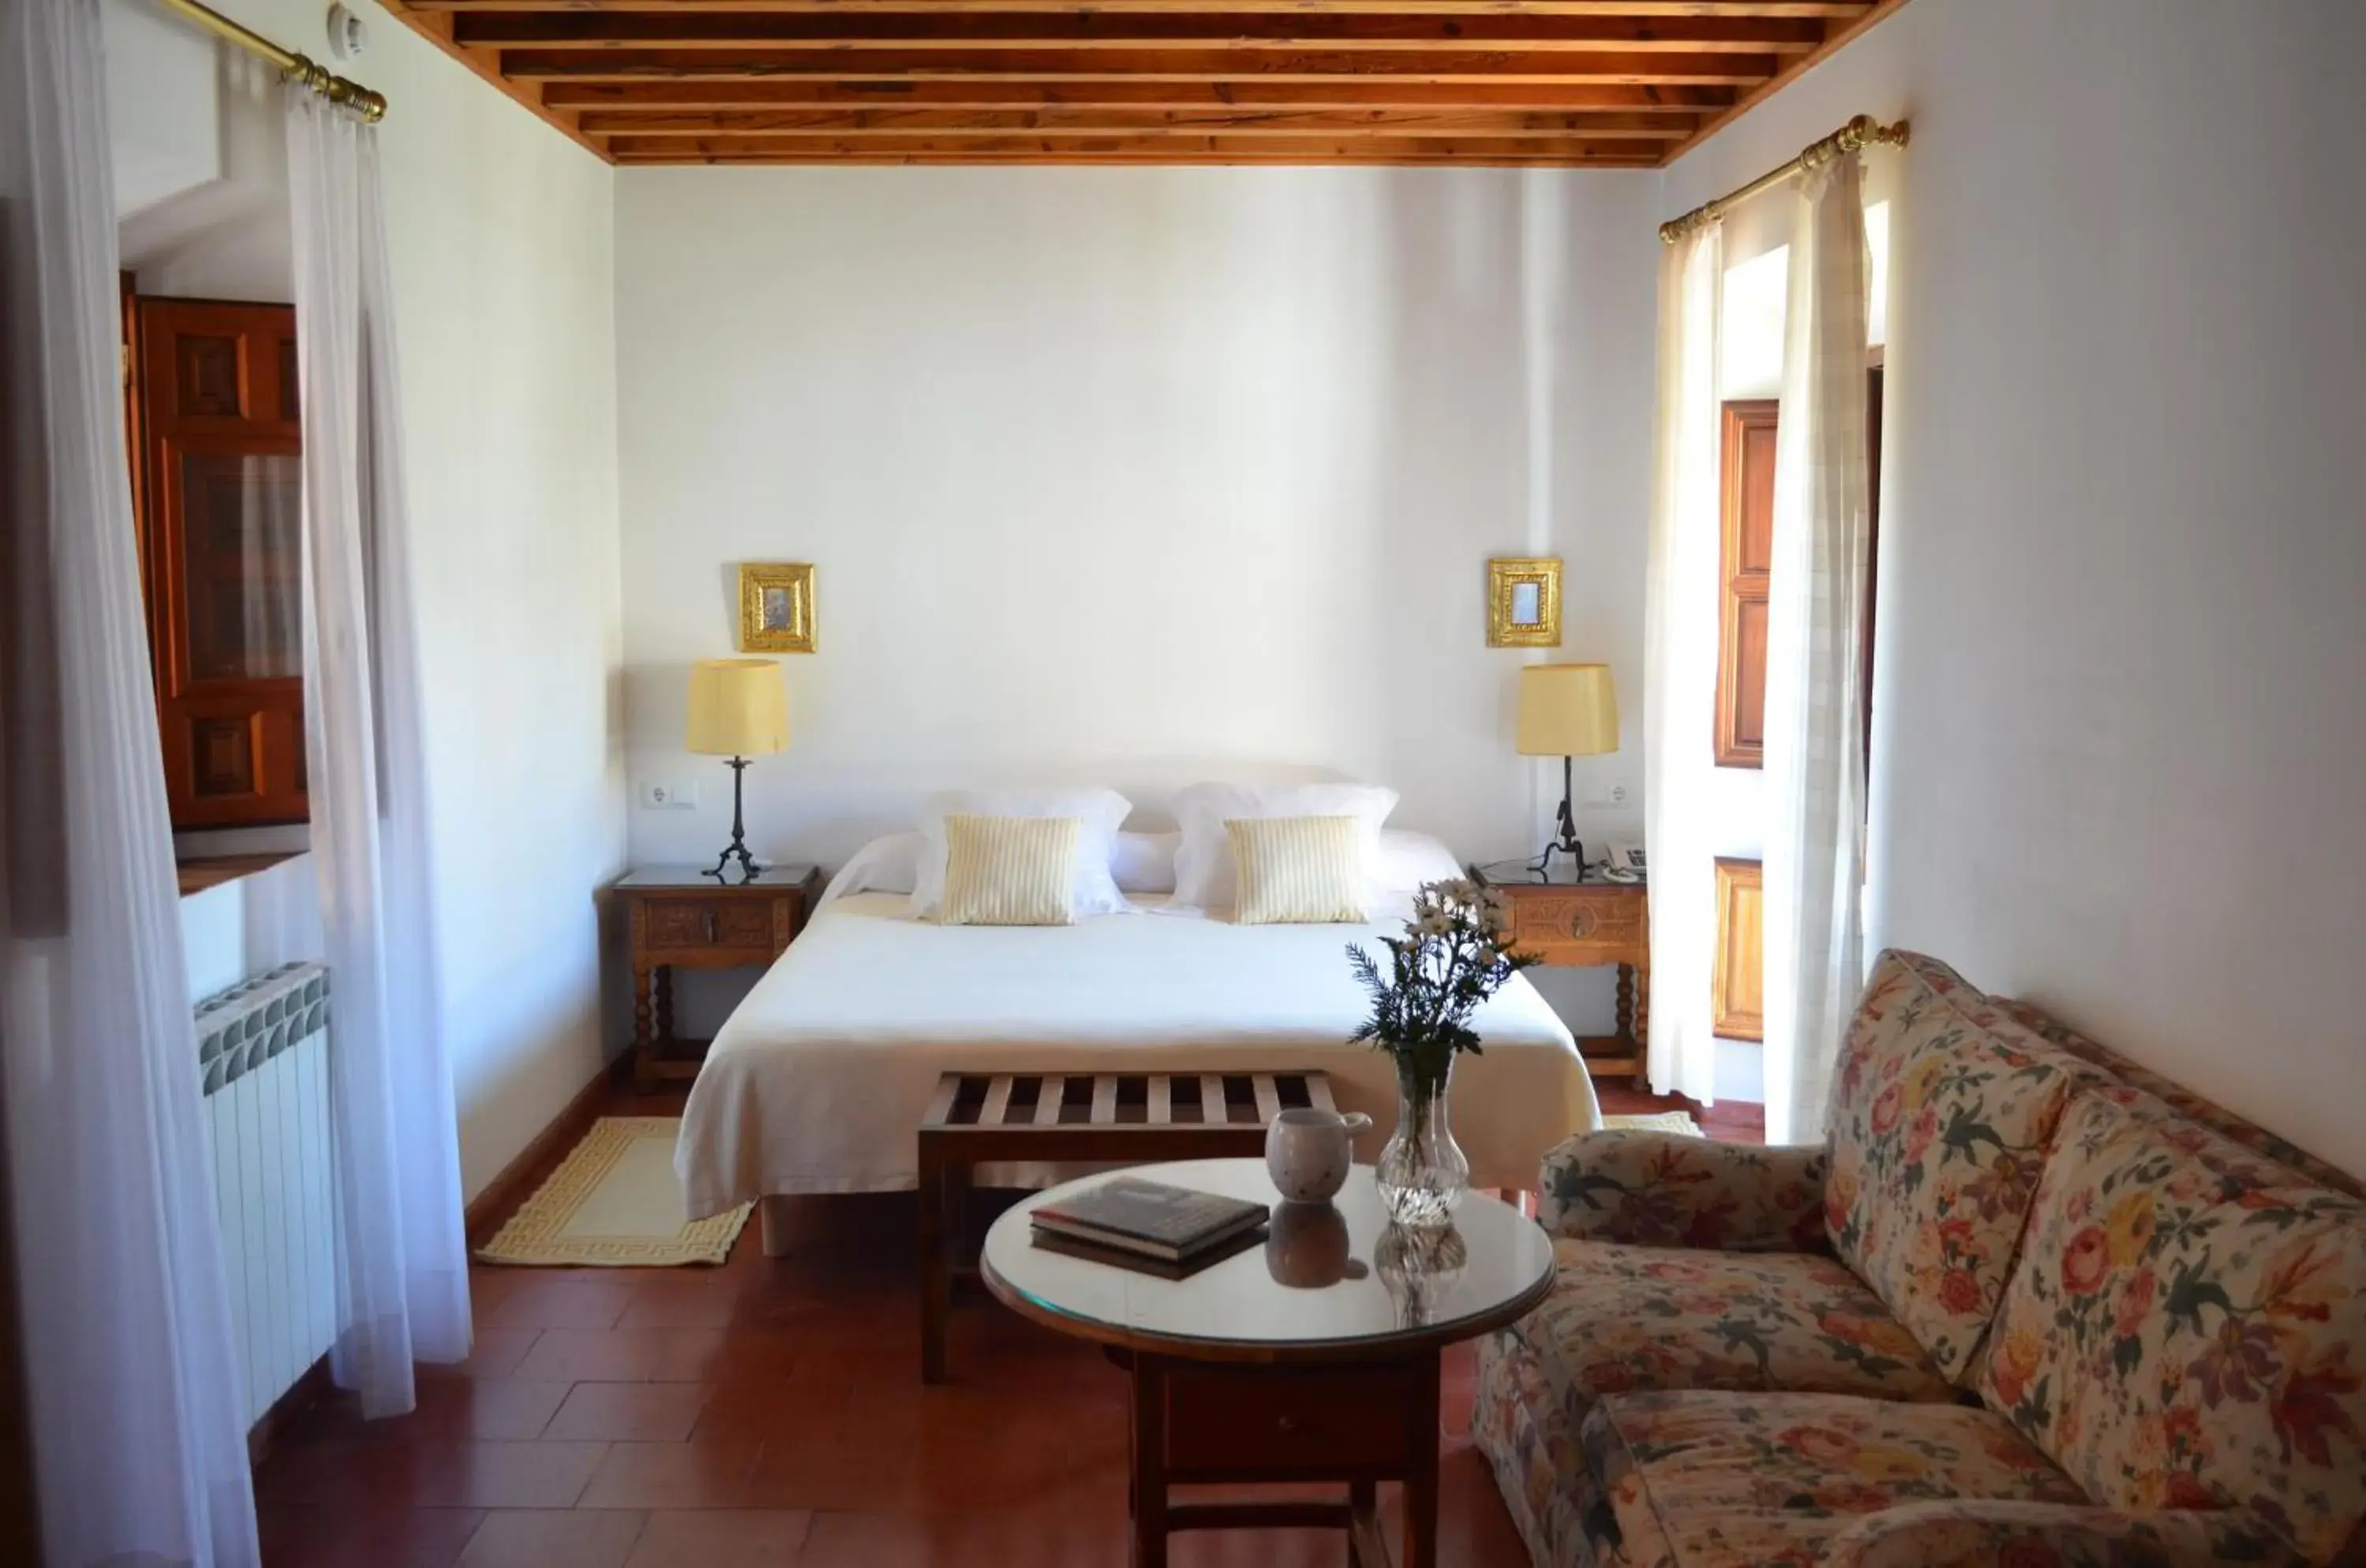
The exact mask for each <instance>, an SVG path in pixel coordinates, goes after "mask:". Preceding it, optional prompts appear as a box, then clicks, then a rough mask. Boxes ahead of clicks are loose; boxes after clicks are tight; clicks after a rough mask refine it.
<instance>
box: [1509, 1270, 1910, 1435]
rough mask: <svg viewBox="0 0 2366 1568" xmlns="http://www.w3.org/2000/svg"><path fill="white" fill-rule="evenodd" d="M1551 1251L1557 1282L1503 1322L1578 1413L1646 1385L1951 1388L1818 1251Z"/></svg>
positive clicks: (1881, 1392) (1873, 1392)
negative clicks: (1528, 1308) (1530, 1307)
mask: <svg viewBox="0 0 2366 1568" xmlns="http://www.w3.org/2000/svg"><path fill="white" fill-rule="evenodd" d="M1553 1258H1554V1261H1555V1262H1556V1263H1557V1264H1558V1265H1559V1272H1558V1273H1557V1274H1556V1275H1555V1276H1554V1279H1553V1285H1552V1293H1551V1294H1549V1295H1548V1296H1547V1297H1546V1298H1545V1299H1544V1301H1543V1303H1541V1304H1540V1305H1538V1308H1537V1309H1536V1311H1534V1312H1532V1313H1530V1314H1528V1315H1527V1316H1526V1317H1524V1318H1522V1319H1521V1320H1520V1321H1519V1322H1518V1323H1515V1324H1514V1325H1512V1326H1511V1327H1509V1328H1507V1329H1505V1330H1504V1333H1505V1334H1507V1335H1510V1336H1513V1337H1516V1338H1519V1339H1521V1340H1524V1341H1526V1342H1527V1344H1528V1345H1529V1346H1531V1347H1532V1348H1534V1350H1535V1352H1536V1355H1537V1359H1538V1361H1539V1362H1541V1363H1542V1364H1543V1366H1544V1368H1545V1370H1546V1371H1547V1373H1548V1375H1549V1376H1550V1377H1551V1379H1552V1380H1553V1382H1554V1385H1555V1387H1556V1389H1557V1390H1558V1391H1559V1393H1560V1397H1561V1398H1562V1400H1563V1402H1564V1403H1565V1404H1568V1406H1569V1409H1570V1414H1571V1416H1572V1418H1573V1419H1576V1418H1583V1416H1584V1415H1585V1412H1586V1410H1587V1408H1588V1407H1590V1406H1591V1405H1592V1404H1594V1401H1595V1400H1597V1399H1599V1398H1601V1397H1602V1396H1603V1395H1604V1394H1606V1393H1633V1392H1636V1391H1639V1390H1643V1389H1753V1390H1755V1389H1796V1390H1802V1391H1808V1392H1815V1393H1861V1394H1865V1395H1867V1396H1868V1397H1872V1398H1879V1399H1909V1400H1916V1399H1919V1400H1944V1399H1947V1398H1950V1397H1951V1396H1952V1392H1953V1391H1952V1390H1951V1388H1950V1386H1949V1384H1948V1382H1947V1380H1946V1379H1945V1378H1944V1377H1943V1376H1942V1375H1941V1374H1940V1372H1939V1370H1938V1369H1937V1368H1936V1367H1934V1366H1932V1363H1931V1359H1930V1358H1929V1357H1928V1356H1926V1355H1924V1354H1923V1352H1922V1348H1921V1346H1919V1345H1917V1344H1916V1343H1915V1342H1914V1337H1913V1336H1912V1335H1910V1334H1909V1333H1907V1332H1906V1330H1905V1329H1904V1328H1902V1327H1900V1326H1899V1325H1898V1322H1897V1321H1896V1320H1895V1319H1894V1318H1892V1317H1891V1316H1890V1315H1889V1314H1888V1312H1887V1310H1886V1309H1885V1308H1884V1307H1883V1306H1882V1304H1881V1302H1880V1301H1879V1299H1878V1298H1876V1296H1875V1295H1874V1293H1873V1292H1871V1291H1868V1290H1867V1289H1865V1286H1864V1284H1863V1283H1862V1282H1860V1281H1859V1280H1857V1278H1856V1277H1855V1276H1854V1275H1853V1274H1851V1273H1850V1272H1849V1271H1848V1270H1847V1269H1843V1268H1842V1267H1841V1266H1840V1264H1838V1263H1837V1262H1835V1261H1833V1260H1832V1259H1831V1258H1826V1257H1823V1256H1821V1255H1820V1254H1809V1253H1801V1252H1704V1251H1692V1250H1686V1249H1684V1248H1677V1247H1628V1246H1624V1245H1621V1244H1619V1243H1616V1242H1603V1241H1574V1240H1566V1239H1564V1240H1558V1241H1555V1242H1554V1243H1553Z"/></svg>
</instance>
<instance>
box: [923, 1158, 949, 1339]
mask: <svg viewBox="0 0 2366 1568" xmlns="http://www.w3.org/2000/svg"><path fill="white" fill-rule="evenodd" d="M919 1154H920V1191H919V1198H920V1381H921V1382H944V1381H945V1314H946V1311H947V1309H948V1307H949V1306H950V1305H951V1304H952V1269H951V1267H950V1263H949V1259H948V1258H947V1255H946V1250H945V1247H946V1243H945V1169H944V1165H943V1162H942V1161H941V1158H940V1157H939V1156H938V1153H937V1145H936V1140H935V1139H933V1138H931V1137H930V1136H929V1134H926V1133H922V1134H920V1146H919Z"/></svg>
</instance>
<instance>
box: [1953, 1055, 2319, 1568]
mask: <svg viewBox="0 0 2366 1568" xmlns="http://www.w3.org/2000/svg"><path fill="white" fill-rule="evenodd" d="M1980 1392H1981V1393H1982V1395H1983V1396H1984V1397H1986V1398H1987V1399H1988V1400H1989V1402H1990V1403H1991V1404H1994V1405H1995V1406H1996V1407H1997V1408H1998V1409H2000V1410H2002V1411H2004V1412H2006V1413H2007V1415H2008V1416H2010V1417H2011V1420H2012V1421H2013V1423H2014V1424H2015V1425H2016V1426H2018V1427H2020V1428H2021V1429H2022V1431H2023V1432H2025V1433H2026V1434H2028V1435H2029V1437H2030V1438H2032V1439H2034V1441H2035V1442H2036V1443H2037V1445H2038V1446H2039V1447H2041V1448H2043V1449H2044V1450H2045V1451H2046V1452H2047V1453H2049V1454H2051V1455H2053V1456H2054V1458H2055V1459H2056V1461H2059V1462H2060V1463H2061V1465H2062V1466H2063V1468H2064V1469H2065V1470H2067V1472H2069V1473H2070V1474H2071V1475H2073V1476H2074V1477H2076V1478H2077V1479H2078V1480H2079V1483H2081V1484H2083V1485H2084V1486H2085V1487H2086V1488H2087V1489H2088V1490H2089V1492H2090V1493H2091V1494H2092V1495H2093V1497H2094V1500H2095V1501H2097V1502H2099V1503H2102V1504H2105V1505H2107V1506H2113V1507H2124V1508H2145V1507H2203V1508H2214V1507H2228V1506H2238V1507H2245V1508H2248V1509H2249V1510H2250V1511H2251V1512H2253V1513H2254V1514H2256V1515H2258V1516H2259V1517H2260V1518H2262V1519H2264V1520H2266V1521H2267V1522H2268V1523H2269V1524H2270V1526H2272V1527H2274V1528H2275V1529H2278V1530H2280V1531H2282V1533H2283V1535H2284V1538H2285V1539H2286V1540H2289V1541H2290V1542H2292V1544H2293V1545H2294V1546H2295V1547H2297V1548H2299V1550H2300V1551H2302V1552H2303V1553H2304V1554H2305V1555H2306V1556H2307V1557H2308V1558H2309V1559H2310V1560H2311V1561H2314V1562H2331V1561H2333V1560H2334V1559H2335V1556H2336V1554H2337V1553H2338V1552H2339V1551H2342V1549H2343V1547H2344V1546H2345V1544H2347V1545H2349V1547H2350V1549H2351V1550H2352V1551H2361V1552H2366V1528H2361V1521H2366V1204H2360V1202H2359V1201H2357V1200H2355V1199H2352V1198H2349V1197H2347V1196H2346V1195H2343V1194H2340V1193H2335V1192H2330V1191H2327V1190H2325V1189H2323V1188H2321V1187H2316V1186H2314V1185H2311V1184H2307V1183H2304V1182H2302V1181H2301V1180H2300V1179H2298V1178H2297V1177H2295V1176H2294V1175H2293V1173H2292V1172H2291V1171H2289V1170H2287V1169H2286V1168H2284V1167H2282V1166H2281V1165H2279V1164H2277V1163H2276V1162H2274V1161H2271V1160H2267V1159H2263V1158H2262V1157H2260V1156H2258V1155H2255V1154H2252V1153H2251V1152H2250V1151H2248V1150H2247V1149H2244V1148H2242V1147H2241V1146H2239V1145H2236V1144H2233V1143H2230V1142H2229V1141H2227V1140H2226V1139H2225V1138H2222V1137H2220V1136H2218V1135H2217V1134H2214V1133H2212V1132H2210V1131H2208V1130H2207V1129H2205V1128H2203V1127H2201V1126H2199V1125H2197V1124H2196V1123H2194V1122H2190V1121H2187V1120H2186V1119H2184V1118H2183V1117H2180V1116H2179V1115H2178V1114H2177V1113H2176V1112H2175V1111H2171V1110H2170V1109H2169V1107H2167V1106H2165V1105H2163V1104H2161V1103H2160V1102H2159V1101H2158V1100H2154V1099H2152V1098H2151V1097H2150V1096H2148V1095H2146V1094H2145V1093H2143V1092H2142V1091H2141V1090H2139V1089H2132V1088H2128V1087H2125V1086H2114V1087H2113V1088H2110V1089H2101V1090H2095V1091H2090V1092H2089V1093H2086V1094H2082V1095H2080V1096H2079V1099H2078V1100H2076V1101H2075V1102H2074V1103H2073V1104H2072V1106H2071V1108H2070V1111H2069V1112H2068V1113H2067V1115H2066V1116H2065V1117H2064V1119H2063V1122H2062V1127H2061V1130H2060V1133H2059V1134H2058V1135H2057V1137H2056V1141H2055V1145H2054V1151H2053V1155H2052V1156H2051V1157H2050V1158H2049V1159H2048V1161H2047V1163H2046V1167H2045V1178H2044V1179H2043V1180H2042V1181H2041V1182H2040V1183H2039V1186H2038V1193H2037V1203H2036V1207H2035V1210H2034V1213H2033V1214H2032V1216H2031V1220H2030V1231H2029V1238H2028V1241H2027V1243H2026V1244H2025V1246H2024V1247H2023V1248H2022V1261H2021V1265H2020V1267H2019V1268H2017V1269H2015V1270H2014V1272H2013V1276H2012V1280H2011V1284H2010V1285H2009V1286H2008V1287H2007V1289H2006V1292H2005V1296H2004V1301H2003V1303H2002V1305H2001V1306H2000V1309H1999V1313H1998V1318H1997V1330H1996V1337H1995V1343H1994V1349H1993V1351H1992V1353H1991V1355H1990V1356H1989V1360H1988V1364H1987V1366H1986V1367H1985V1369H1984V1371H1983V1373H1982V1376H1981V1379H1980Z"/></svg>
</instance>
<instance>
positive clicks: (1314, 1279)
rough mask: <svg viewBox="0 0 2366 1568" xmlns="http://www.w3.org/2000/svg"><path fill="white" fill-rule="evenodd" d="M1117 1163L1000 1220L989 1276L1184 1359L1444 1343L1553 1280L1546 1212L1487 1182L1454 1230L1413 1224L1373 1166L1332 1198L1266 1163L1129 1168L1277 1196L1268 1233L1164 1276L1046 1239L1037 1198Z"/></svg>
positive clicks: (1531, 1297)
mask: <svg viewBox="0 0 2366 1568" xmlns="http://www.w3.org/2000/svg"><path fill="white" fill-rule="evenodd" d="M1110 1174H1113V1173H1103V1174H1101V1175H1098V1176H1090V1177H1086V1178H1084V1179H1081V1180H1078V1181H1074V1182H1070V1183H1068V1184H1066V1185H1065V1186H1062V1187H1056V1188H1053V1189H1052V1190H1050V1191H1048V1192H1039V1193H1035V1194H1033V1195H1031V1196H1030V1197H1029V1198H1027V1199H1026V1200H1024V1201H1021V1202H1020V1203H1019V1204H1018V1205H1017V1206H1015V1207H1013V1208H1011V1209H1009V1210H1008V1211H1006V1212H1005V1213H1003V1214H1002V1215H1001V1217H1000V1218H998V1219H997V1220H996V1221H995V1222H994V1226H993V1228H992V1229H991V1230H989V1231H988V1232H987V1233H986V1272H987V1275H988V1279H989V1282H994V1281H997V1280H998V1281H999V1283H1000V1285H1001V1287H1002V1288H1003V1289H1004V1290H1005V1291H1007V1292H1015V1293H1016V1294H1018V1295H1019V1296H1021V1297H1023V1298H1025V1301H1026V1302H1027V1303H1030V1304H1031V1305H1033V1306H1034V1307H1036V1308H1038V1309H1040V1310H1041V1311H1042V1313H1044V1314H1050V1315H1052V1316H1054V1317H1057V1318H1059V1319H1062V1320H1065V1323H1066V1324H1068V1325H1074V1327H1075V1329H1076V1332H1079V1333H1082V1334H1084V1335H1085V1336H1086V1337H1091V1338H1102V1339H1119V1338H1122V1339H1125V1340H1129V1341H1132V1340H1155V1341H1161V1342H1163V1344H1162V1347H1161V1348H1166V1347H1172V1348H1174V1350H1175V1351H1176V1352H1177V1353H1179V1354H1185V1355H1188V1354H1189V1353H1190V1349H1191V1348H1192V1347H1194V1346H1198V1347H1205V1348H1210V1349H1219V1348H1232V1349H1234V1350H1235V1351H1254V1349H1255V1348H1258V1347H1270V1348H1285V1347H1297V1348H1301V1349H1314V1348H1334V1349H1336V1350H1338V1351H1340V1352H1343V1353H1352V1352H1353V1351H1355V1350H1357V1349H1358V1348H1367V1349H1380V1348H1387V1347H1389V1346H1390V1345H1391V1343H1394V1344H1396V1345H1399V1346H1407V1345H1414V1344H1445V1343H1448V1342H1451V1341H1453V1340H1456V1339H1463V1338H1468V1337H1471V1336H1472V1335H1475V1334H1480V1333H1483V1332H1485V1331H1486V1330H1487V1329H1488V1328H1490V1327H1493V1326H1494V1325H1497V1324H1500V1323H1504V1322H1507V1321H1509V1320H1510V1319H1511V1318H1513V1317H1516V1316H1518V1315H1519V1314H1521V1313H1523V1312H1525V1311H1526V1310H1527V1307H1528V1306H1529V1305H1531V1304H1533V1303H1534V1302H1536V1301H1537V1300H1538V1299H1541V1297H1542V1296H1543V1294H1544V1292H1545V1289H1546V1287H1547V1286H1549V1284H1550V1283H1551V1280H1552V1274H1553V1253H1552V1240H1551V1238H1550V1237H1549V1236H1548V1235H1546V1234H1545V1232H1544V1230H1543V1229H1542V1228H1541V1227H1540V1226H1538V1224H1537V1223H1536V1222H1535V1221H1534V1220H1530V1219H1527V1218H1526V1217H1525V1216H1523V1215H1522V1214H1521V1213H1519V1212H1518V1211H1517V1210H1515V1209H1514V1208H1511V1207H1510V1206H1509V1205H1507V1204H1504V1203H1502V1202H1499V1201H1496V1200H1495V1199H1493V1198H1491V1197H1488V1196H1487V1195H1486V1194H1484V1193H1482V1192H1472V1193H1470V1194H1469V1195H1468V1196H1467V1197H1465V1198H1464V1199H1463V1201H1462V1206H1461V1207H1460V1208H1459V1209H1458V1210H1457V1211H1456V1212H1455V1216H1454V1223H1453V1224H1452V1225H1450V1226H1448V1227H1447V1228H1446V1229H1445V1230H1443V1231H1438V1232H1422V1231H1403V1230H1399V1229H1396V1228H1394V1227H1392V1226H1391V1225H1390V1224H1389V1223H1388V1218H1387V1215H1386V1213H1385V1212H1384V1211H1383V1210H1382V1209H1381V1207H1380V1190H1379V1189H1378V1188H1377V1187H1376V1186H1375V1185H1374V1184H1373V1179H1372V1168H1371V1167H1370V1166H1369V1165H1359V1166H1357V1167H1355V1168H1353V1169H1352V1170H1351V1171H1349V1173H1348V1176H1347V1185H1346V1188H1344V1189H1343V1190H1341V1191H1340V1193H1339V1196H1338V1197H1337V1198H1336V1199H1335V1200H1334V1201H1332V1202H1330V1203H1322V1204H1311V1203H1283V1202H1281V1201H1280V1197H1279V1193H1277V1192H1276V1191H1275V1190H1274V1187H1273V1183H1272V1181H1271V1180H1270V1179H1268V1177H1267V1175H1266V1169H1265V1162H1264V1161H1263V1160H1257V1159H1215V1160H1184V1161H1178V1162H1177V1163H1174V1164H1170V1165H1149V1166H1137V1167H1133V1168H1130V1169H1128V1170H1127V1171H1126V1172H1125V1173H1124V1174H1126V1175H1128V1176H1137V1177H1141V1178H1143V1179H1146V1180H1151V1181H1165V1182H1168V1183H1171V1184H1172V1185H1174V1186H1177V1187H1189V1188H1194V1189H1197V1190H1200V1191H1206V1192H1221V1193H1223V1194H1225V1195H1226V1196H1228V1197H1234V1198H1245V1199H1247V1200H1249V1201H1253V1202H1260V1203H1267V1204H1270V1205H1272V1206H1273V1210H1274V1213H1273V1214H1272V1216H1271V1218H1270V1219H1269V1220H1268V1226H1267V1235H1266V1240H1265V1242H1264V1243H1263V1245H1261V1246H1258V1247H1251V1248H1249V1249H1248V1250H1246V1251H1245V1252H1239V1253H1235V1254H1234V1255H1233V1256H1232V1257H1229V1258H1224V1259H1223V1260H1222V1261H1221V1262H1218V1263H1213V1264H1211V1265H1210V1266H1209V1267H1207V1268H1205V1269H1200V1271H1199V1272H1198V1273H1195V1274H1193V1275H1191V1276H1190V1277H1189V1278H1188V1279H1183V1280H1166V1279H1161V1278H1159V1277H1158V1276H1156V1275H1152V1274H1143V1273H1137V1272H1135V1271H1134V1270H1132V1269H1121V1268H1117V1267H1115V1266H1113V1265H1110V1264H1107V1263H1098V1262H1095V1261H1093V1260H1091V1259H1089V1258H1076V1257H1073V1256H1070V1255H1068V1254H1065V1253H1060V1252H1053V1251H1049V1250H1046V1249H1044V1248H1041V1247H1036V1246H1035V1245H1034V1244H1033V1238H1032V1232H1031V1229H1030V1226H1029V1223H1028V1215H1029V1213H1031V1211H1032V1210H1033V1209H1034V1208H1035V1207H1036V1205H1038V1204H1040V1203H1044V1202H1049V1201H1053V1199H1055V1198H1057V1197H1059V1196H1062V1195H1065V1194H1071V1193H1074V1192H1076V1191H1077V1190H1081V1189H1083V1188H1087V1187H1090V1186H1093V1185H1095V1184H1097V1183H1098V1182H1101V1181H1105V1180H1108V1179H1109V1177H1110ZM1006 1299H1007V1298H1006ZM1013 1304H1014V1305H1017V1304H1019V1303H1013ZM1022 1310H1023V1309H1022ZM1219 1353H1221V1351H1219Z"/></svg>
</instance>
